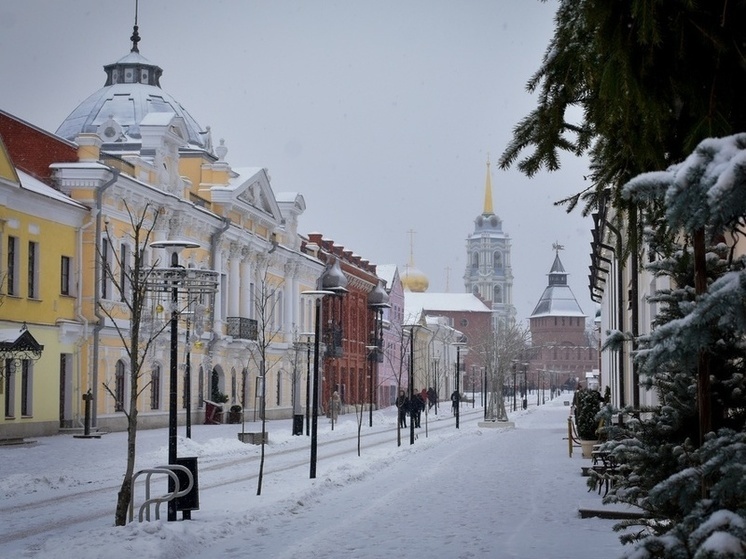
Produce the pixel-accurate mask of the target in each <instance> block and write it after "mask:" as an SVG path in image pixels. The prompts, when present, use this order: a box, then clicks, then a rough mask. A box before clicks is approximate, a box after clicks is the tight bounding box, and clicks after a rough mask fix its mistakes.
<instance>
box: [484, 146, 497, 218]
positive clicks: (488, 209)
mask: <svg viewBox="0 0 746 559" xmlns="http://www.w3.org/2000/svg"><path fill="white" fill-rule="evenodd" d="M482 213H483V214H484V215H491V214H494V213H495V212H494V210H493V208H492V179H491V178H490V156H489V155H488V156H487V180H486V181H485V184H484V211H483V212H482Z"/></svg>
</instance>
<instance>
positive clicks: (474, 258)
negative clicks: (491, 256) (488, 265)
mask: <svg viewBox="0 0 746 559" xmlns="http://www.w3.org/2000/svg"><path fill="white" fill-rule="evenodd" d="M471 267H472V268H479V253H478V252H473V253H472V255H471Z"/></svg>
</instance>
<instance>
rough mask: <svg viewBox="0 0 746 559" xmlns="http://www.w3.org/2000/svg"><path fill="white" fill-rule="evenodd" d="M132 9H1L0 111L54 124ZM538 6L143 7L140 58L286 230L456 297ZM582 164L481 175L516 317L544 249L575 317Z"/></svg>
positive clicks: (525, 0)
mask: <svg viewBox="0 0 746 559" xmlns="http://www.w3.org/2000/svg"><path fill="white" fill-rule="evenodd" d="M134 4H135V2H134V0H131V1H125V0H74V1H66V2H60V1H59V0H31V1H27V2H12V3H11V2H2V3H1V4H0V53H2V54H0V75H2V76H3V79H2V80H0V107H2V109H4V110H6V111H8V112H10V113H12V114H14V115H16V116H18V117H20V118H22V119H24V120H26V121H28V122H30V123H31V124H34V125H36V126H39V127H41V128H44V129H47V130H50V131H52V132H54V131H55V130H56V129H57V127H58V126H59V124H60V123H61V122H62V121H63V120H64V119H65V117H66V116H67V115H68V114H69V113H71V112H72V111H73V109H75V107H76V106H77V105H78V104H79V103H80V102H82V101H83V100H84V99H85V98H86V97H88V96H89V95H90V94H91V93H93V92H94V91H96V90H98V89H99V88H101V87H102V86H103V85H104V81H105V74H104V71H103V66H104V65H105V64H110V63H113V62H115V61H117V60H118V59H119V58H121V57H122V56H124V55H125V54H127V52H129V50H130V47H131V42H130V35H131V34H132V26H133V24H134V12H135V9H134ZM555 10H556V2H554V1H548V2H540V1H539V0H458V1H456V0H450V1H438V0H391V1H389V0H375V1H373V0H369V1H365V2H364V1H356V0H338V1H320V0H319V1H310V0H305V1H304V0H297V1H285V0H273V1H268V0H267V1H264V2H260V1H253V0H224V1H217V0H213V1H211V2H204V1H202V0H140V6H139V22H138V23H139V26H140V36H141V38H142V40H141V42H140V45H139V47H140V53H141V54H142V55H143V56H145V57H146V58H147V59H149V60H150V61H151V62H152V63H154V64H158V65H159V66H160V67H161V68H162V69H163V76H162V77H161V86H162V87H163V89H164V90H166V91H167V92H168V93H170V94H171V95H173V96H174V97H175V98H176V99H177V100H178V101H179V102H180V103H181V104H182V105H183V106H184V107H185V108H186V109H187V110H188V111H189V112H190V113H191V115H192V116H193V117H194V118H195V119H196V120H197V122H198V123H199V124H200V125H201V126H202V127H206V126H210V127H211V129H212V132H213V139H214V140H215V141H216V142H217V141H218V140H219V139H221V138H223V139H225V144H226V146H227V147H228V150H229V151H228V155H227V157H226V159H227V161H228V162H229V163H230V164H231V165H232V166H234V167H247V166H260V167H267V168H268V169H269V172H270V176H271V178H272V187H273V189H274V190H275V192H286V191H290V192H300V193H301V194H303V196H304V197H305V199H306V204H307V210H306V213H305V214H304V215H303V216H302V217H301V224H300V231H301V232H302V233H304V234H307V233H309V232H315V231H318V232H321V233H323V234H324V235H325V236H326V237H328V238H331V239H333V240H334V241H335V242H337V243H338V244H341V245H344V246H345V248H347V249H349V250H352V251H353V252H354V253H356V254H359V255H360V256H362V257H363V258H365V259H367V260H369V261H371V262H372V263H374V264H399V265H400V266H401V265H404V264H406V263H407V262H408V261H409V254H410V235H409V234H408V231H409V230H413V231H414V232H415V233H414V236H413V237H414V242H413V249H414V250H413V252H414V264H415V266H416V267H417V268H419V269H420V270H422V271H423V272H424V273H425V274H426V275H427V276H428V277H429V279H430V289H429V291H452V292H462V291H463V290H464V283H463V274H464V266H465V262H466V259H465V244H466V237H467V236H468V235H469V234H470V233H471V232H472V231H473V227H474V219H475V217H477V215H479V214H480V213H481V212H482V208H483V196H484V184H485V173H486V161H487V158H488V156H489V157H490V159H491V160H492V161H493V162H494V161H495V160H496V159H497V158H498V157H499V155H500V154H501V153H502V151H503V149H504V148H505V146H506V144H507V143H508V141H509V140H510V136H511V132H512V129H513V127H514V126H515V124H516V123H517V122H518V121H519V120H520V119H521V118H522V117H523V116H525V115H526V114H527V113H528V112H529V111H530V110H531V109H532V108H533V107H534V106H535V99H534V98H532V96H530V95H529V94H528V93H527V92H526V90H525V84H526V81H527V80H528V79H529V77H530V76H531V74H532V73H533V72H534V71H535V70H536V69H537V68H538V66H539V64H540V62H541V58H542V55H543V53H544V51H545V48H546V45H547V44H548V41H549V39H550V38H551V35H552V30H553V20H554V14H555ZM586 168H587V162H586V161H584V160H577V159H572V158H566V159H565V161H564V165H563V169H562V170H561V171H560V172H557V173H552V174H550V173H542V174H540V175H539V176H536V177H535V178H533V179H531V180H529V179H527V178H525V177H524V176H522V175H521V174H519V173H518V172H517V171H508V172H505V171H500V170H499V169H496V166H495V165H492V184H493V196H494V208H495V213H497V214H498V215H499V216H500V218H502V220H503V229H504V230H505V231H506V232H507V233H508V234H509V235H510V236H511V238H512V264H513V274H514V276H515V279H514V292H513V293H514V297H513V299H514V300H513V302H514V304H515V306H516V308H517V310H518V318H519V319H521V320H523V319H526V318H527V317H528V316H529V315H530V314H531V311H532V310H533V308H534V306H535V305H536V303H537V302H538V300H539V297H540V296H541V293H542V291H543V290H544V287H546V283H547V277H546V274H547V273H548V271H549V268H550V266H551V264H552V260H553V258H554V252H553V250H552V243H553V242H555V241H557V242H559V243H560V244H562V245H564V247H565V250H564V251H563V252H562V253H561V258H562V260H563V263H564V265H565V268H566V269H567V271H568V272H569V273H570V276H569V281H570V286H571V288H572V290H573V292H574V293H575V296H576V297H577V298H578V301H579V303H580V305H581V308H582V309H583V311H584V312H585V314H587V315H589V316H592V315H593V313H594V311H595V307H594V306H593V304H592V303H591V301H590V298H589V295H588V287H587V285H588V277H587V276H588V265H589V263H590V258H589V250H590V249H589V242H590V219H588V218H586V219H583V218H582V217H581V216H580V214H579V212H577V211H576V212H573V214H570V215H568V214H566V213H565V211H564V209H562V208H558V207H555V206H553V202H554V201H555V200H558V199H561V198H564V197H566V196H568V195H570V194H573V193H575V192H577V191H579V190H581V189H583V188H585V187H586V186H587V185H588V184H587V183H585V182H584V180H583V175H584V174H587V171H586Z"/></svg>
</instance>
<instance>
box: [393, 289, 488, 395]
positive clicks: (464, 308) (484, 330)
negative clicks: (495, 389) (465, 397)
mask: <svg viewBox="0 0 746 559" xmlns="http://www.w3.org/2000/svg"><path fill="white" fill-rule="evenodd" d="M404 299H405V307H404V315H405V323H407V322H408V321H409V322H410V323H411V322H412V319H413V318H414V319H419V318H422V321H423V323H427V319H428V318H435V317H443V318H444V319H445V322H446V323H447V326H448V327H449V329H450V330H451V331H452V333H451V335H452V337H453V339H452V340H450V343H454V342H456V341H459V340H458V339H457V338H460V337H461V336H462V335H463V336H464V337H465V339H464V340H463V341H465V342H466V346H465V347H466V349H468V351H464V352H461V355H460V359H459V365H460V367H461V373H462V376H461V379H460V382H459V386H460V388H461V391H462V392H463V391H465V390H467V389H468V390H471V388H472V384H473V383H475V386H480V385H479V384H478V379H479V378H481V373H482V367H483V365H484V359H483V356H482V353H483V352H482V351H481V349H482V348H483V347H485V345H486V343H487V342H486V339H485V337H491V336H492V327H491V326H492V325H491V321H492V311H491V310H490V308H489V307H488V306H487V305H485V304H484V303H483V302H482V301H481V300H480V299H479V298H478V297H477V296H476V295H473V294H471V293H411V292H406V293H405V294H404ZM455 351H456V350H455V347H454V348H452V349H451V352H453V355H450V356H449V359H450V362H451V363H452V362H453V359H454V358H455V357H454V356H455ZM444 372H445V375H446V377H445V378H446V380H447V384H448V387H449V388H450V389H452V388H453V387H454V386H455V381H454V380H452V379H453V372H454V369H451V370H447V369H446V370H445V371H444ZM475 373H478V374H475Z"/></svg>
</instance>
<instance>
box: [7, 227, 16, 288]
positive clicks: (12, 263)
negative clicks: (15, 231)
mask: <svg viewBox="0 0 746 559" xmlns="http://www.w3.org/2000/svg"><path fill="white" fill-rule="evenodd" d="M8 295H16V296H17V295H18V237H11V236H9V237H8Z"/></svg>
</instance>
